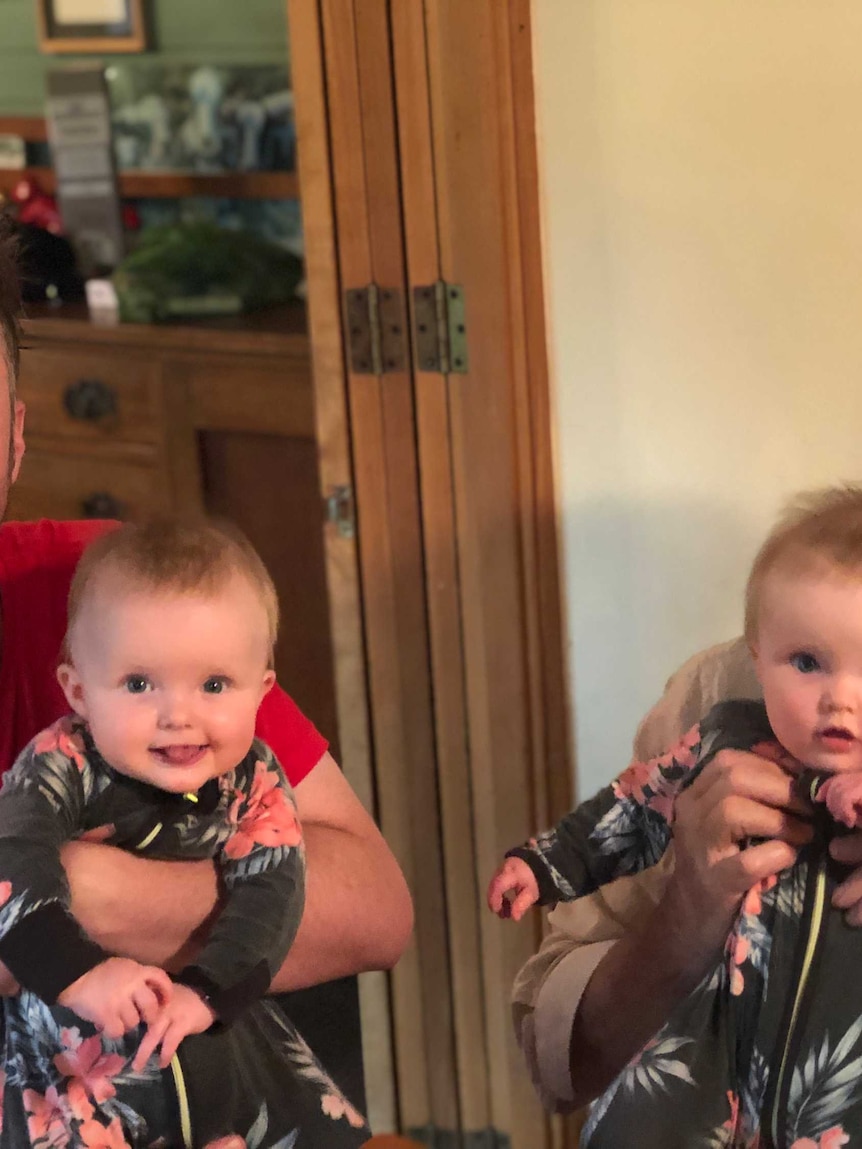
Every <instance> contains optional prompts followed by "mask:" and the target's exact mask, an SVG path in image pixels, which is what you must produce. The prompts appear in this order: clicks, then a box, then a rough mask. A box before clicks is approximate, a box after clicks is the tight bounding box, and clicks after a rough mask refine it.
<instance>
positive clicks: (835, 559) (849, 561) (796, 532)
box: [745, 483, 862, 643]
mask: <svg viewBox="0 0 862 1149" xmlns="http://www.w3.org/2000/svg"><path fill="white" fill-rule="evenodd" d="M779 569H780V570H781V571H782V572H784V573H787V574H799V575H805V574H816V573H818V572H828V571H830V570H831V571H832V572H836V573H841V574H845V575H855V576H859V577H862V484H859V483H845V484H842V485H841V486H838V487H828V488H825V489H823V490H818V491H808V492H805V493H803V494H800V495H797V496H796V497H795V498H794V499H792V500H791V502H790V503H789V504H788V505H787V507H786V508H785V510H784V512H783V514H782V515H781V516H780V518H779V519H778V522H777V523H776V524H775V526H774V527H773V528H772V530H771V531H770V533H769V535H768V536H767V539H766V542H765V543H764V544H763V546H762V547H761V548H760V550H759V551H758V552H757V557H756V558H755V560H754V564H753V565H752V568H751V573H750V574H749V576H748V584H747V586H746V589H745V637H746V639H747V640H748V642H749V643H752V642H753V641H754V639H755V636H756V634H757V622H758V611H759V607H760V598H761V593H762V590H763V584H764V582H765V580H766V578H767V576H768V575H770V574H771V573H772V572H773V571H775V570H779Z"/></svg>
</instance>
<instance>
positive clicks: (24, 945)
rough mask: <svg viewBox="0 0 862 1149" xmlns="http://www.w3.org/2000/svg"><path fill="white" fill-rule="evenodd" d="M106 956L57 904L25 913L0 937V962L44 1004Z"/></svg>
mask: <svg viewBox="0 0 862 1149" xmlns="http://www.w3.org/2000/svg"><path fill="white" fill-rule="evenodd" d="M109 956H110V955H109V954H108V953H107V952H106V951H105V950H103V949H102V947H101V946H100V945H97V944H96V943H95V942H94V941H91V940H90V938H88V937H87V935H86V934H85V933H84V932H83V931H82V930H81V927H80V926H79V925H78V923H77V922H76V921H75V919H74V918H73V917H72V915H71V914H70V913H69V912H68V910H67V909H66V908H65V907H64V906H63V905H62V904H61V903H60V902H49V903H48V904H47V905H45V906H41V907H40V908H39V909H38V910H33V911H32V912H31V913H29V914H25V915H24V917H23V918H19V919H18V921H17V922H15V924H14V925H13V926H12V927H11V929H9V930H8V931H7V932H6V933H5V934H4V935H3V937H2V938H0V961H2V962H4V964H5V965H6V966H7V967H8V969H9V972H10V973H11V974H12V976H13V977H14V978H15V980H16V981H18V982H20V984H21V985H23V986H24V987H25V989H29V990H32V991H33V993H36V994H38V995H39V997H41V998H42V1000H43V1001H44V1002H45V1003H46V1004H47V1005H54V1004H55V1003H56V1001H57V998H58V997H59V996H60V994H61V993H62V992H63V990H64V989H66V988H67V987H68V986H70V985H72V983H73V982H76V981H77V980H78V978H79V977H83V975H84V974H85V973H89V971H90V970H91V969H94V968H95V967H96V966H97V965H101V963H102V962H103V961H105V960H106V959H107V958H108V957H109Z"/></svg>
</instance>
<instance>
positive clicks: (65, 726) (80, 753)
mask: <svg viewBox="0 0 862 1149" xmlns="http://www.w3.org/2000/svg"><path fill="white" fill-rule="evenodd" d="M33 750H34V751H35V752H36V753H37V754H50V753H51V752H52V751H54V750H58V751H59V752H60V753H61V754H65V756H66V757H67V758H68V759H70V760H71V761H72V762H74V763H75V765H76V766H77V767H78V769H79V770H83V769H84V766H85V765H86V759H85V757H84V739H83V738H82V737H81V735H80V734H79V732H78V731H77V730H75V729H74V728H73V726H72V719H71V718H70V717H69V715H66V717H65V718H61V719H59V721H57V722H55V723H54V725H53V726H49V727H48V729H47V730H43V731H42V733H41V734H37V735H36V737H35V738H34V740H33Z"/></svg>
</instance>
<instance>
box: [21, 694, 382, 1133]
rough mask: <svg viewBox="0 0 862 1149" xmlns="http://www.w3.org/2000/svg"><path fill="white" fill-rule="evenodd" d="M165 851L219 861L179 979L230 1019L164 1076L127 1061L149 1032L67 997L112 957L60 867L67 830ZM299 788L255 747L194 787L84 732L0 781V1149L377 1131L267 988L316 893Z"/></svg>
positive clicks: (77, 728)
mask: <svg viewBox="0 0 862 1149" xmlns="http://www.w3.org/2000/svg"><path fill="white" fill-rule="evenodd" d="M75 838H78V839H84V840H89V841H98V842H104V843H107V844H110V845H114V846H119V847H121V848H123V849H127V850H130V851H134V852H136V853H140V854H143V855H146V856H148V857H153V858H163V859H201V858H213V859H215V860H216V863H217V866H218V869H219V875H220V880H221V883H222V887H223V890H224V898H223V902H222V906H221V910H220V913H219V915H218V918H217V919H216V921H215V923H214V925H213V927H212V929H211V931H210V934H209V937H208V939H207V941H206V943H205V944H204V946H203V948H202V950H201V952H200V953H199V955H198V957H197V959H196V960H195V963H194V964H193V965H191V966H188V967H186V969H184V970H182V971H181V972H180V973H179V974H178V975H177V977H176V980H177V981H181V982H184V983H185V984H187V985H191V986H193V987H194V988H196V989H199V990H200V991H201V992H203V993H204V994H205V995H206V996H207V998H208V1000H209V1001H210V1003H211V1004H212V1006H213V1008H214V1010H215V1011H216V1013H217V1015H218V1019H219V1020H218V1022H217V1023H216V1024H215V1025H213V1026H212V1027H211V1028H210V1029H209V1030H208V1031H207V1032H206V1033H202V1034H196V1035H193V1036H190V1037H187V1038H186V1039H185V1040H184V1041H183V1042H182V1044H181V1046H180V1049H179V1051H178V1053H177V1055H176V1056H175V1057H174V1059H173V1060H172V1062H171V1065H170V1067H169V1068H168V1069H166V1070H161V1069H159V1067H158V1064H157V1060H156V1057H155V1056H154V1057H153V1058H151V1059H150V1062H149V1063H148V1065H147V1066H146V1067H145V1069H144V1070H143V1071H142V1072H141V1073H135V1072H134V1071H133V1070H132V1068H131V1060H132V1058H133V1057H134V1054H135V1051H136V1049H137V1046H138V1044H139V1043H140V1039H141V1037H142V1035H143V1027H139V1028H138V1029H135V1030H133V1031H131V1032H130V1033H127V1034H125V1035H124V1036H123V1037H122V1038H120V1039H118V1040H109V1039H107V1038H105V1037H103V1036H102V1035H101V1034H100V1033H98V1032H97V1031H96V1029H95V1027H94V1026H92V1025H91V1024H90V1023H89V1022H87V1021H84V1020H83V1019H81V1018H79V1017H77V1016H76V1015H75V1014H73V1013H72V1012H71V1011H69V1010H67V1009H64V1008H62V1007H61V1006H58V1005H57V1004H56V999H57V996H58V995H59V994H60V993H61V992H62V991H63V989H64V988H65V987H66V986H68V985H70V984H71V983H72V982H73V981H74V980H76V979H77V978H78V977H80V976H81V975H82V974H84V973H85V972H86V971H87V970H89V969H91V968H93V966H95V965H96V964H98V963H99V962H101V961H102V960H104V959H105V958H106V957H107V956H109V955H108V954H106V953H105V952H104V951H103V950H102V949H101V948H100V947H99V946H98V945H96V943H95V942H93V941H92V940H91V939H89V938H88V937H86V936H85V935H84V934H83V932H82V931H81V929H80V927H79V926H78V925H77V923H76V922H75V920H74V918H73V917H72V916H71V913H70V910H69V904H70V894H69V887H68V884H67V882H66V877H65V873H64V871H63V867H62V865H61V863H60V848H61V846H62V845H63V844H64V843H65V842H67V841H70V840H72V839H75ZM304 885H305V868H304V854H303V847H302V834H301V830H300V826H299V823H298V821H297V818H296V813H295V806H294V803H293V796H292V792H291V790H290V786H289V784H288V782H287V780H286V778H285V776H284V774H283V773H282V771H281V767H280V766H279V765H278V762H277V761H276V760H275V757H274V755H273V754H272V751H271V750H270V749H269V748H268V747H267V746H265V745H264V744H263V743H262V742H259V741H257V740H256V741H255V742H254V744H253V745H252V747H251V750H250V751H249V753H248V755H247V756H246V757H245V758H244V759H243V761H242V762H240V763H239V764H238V765H237V766H236V768H235V769H234V770H232V771H230V772H229V773H228V774H225V775H222V776H221V777H219V778H216V779H212V780H211V781H209V782H207V783H206V785H204V786H203V787H202V788H201V789H200V790H199V791H198V792H197V793H196V794H186V795H183V794H170V793H166V792H165V791H162V790H158V789H156V788H154V787H152V786H149V785H147V784H146V783H143V782H140V781H138V780H136V779H132V778H128V777H126V776H124V775H121V774H119V773H117V772H116V771H114V770H113V769H112V768H111V767H110V766H109V765H108V764H107V763H106V762H105V761H104V759H102V758H101V756H100V755H99V753H98V751H97V750H96V748H95V746H94V745H93V743H92V740H91V738H90V736H89V732H88V730H87V728H86V726H85V725H84V724H83V723H82V722H81V721H80V720H78V719H77V718H73V717H68V718H64V719H61V720H60V721H59V722H58V723H56V724H55V725H54V726H52V727H51V728H50V729H48V730H46V731H43V732H42V734H40V735H38V736H37V737H36V738H35V739H34V740H33V741H32V742H31V743H30V745H29V746H28V747H27V748H26V749H25V750H24V751H23V753H22V754H21V756H20V757H19V759H18V760H17V762H16V763H15V765H14V767H13V768H12V770H10V771H9V772H8V773H7V774H6V776H5V777H4V779H3V788H2V791H0V960H2V961H4V962H5V963H6V965H7V966H8V967H9V969H10V970H11V971H12V973H13V974H14V975H15V977H16V978H17V979H18V981H19V982H20V983H21V986H22V987H23V988H22V990H21V992H20V993H19V995H18V996H17V997H14V998H9V999H6V1001H5V1003H4V1016H3V1022H4V1025H3V1041H4V1056H3V1074H4V1080H3V1083H2V1101H3V1108H2V1127H0V1149H25V1147H27V1146H32V1147H34V1149H78V1147H85V1146H86V1147H90V1149H117V1147H122V1146H131V1147H133V1149H145V1147H153V1149H156V1147H158V1149H199V1147H200V1146H202V1145H205V1144H206V1143H207V1142H208V1141H210V1140H212V1139H213V1138H215V1137H218V1136H224V1135H226V1134H229V1133H238V1134H240V1135H242V1136H244V1137H245V1138H246V1141H247V1144H248V1146H249V1147H250V1149H292V1147H296V1149H301V1147H303V1146H307V1147H309V1149H310V1147H312V1146H321V1145H326V1146H332V1147H333V1149H340V1147H341V1146H344V1147H345V1149H353V1147H354V1146H359V1145H361V1144H363V1143H364V1141H365V1140H366V1139H367V1136H368V1130H367V1128H366V1126H365V1123H364V1121H363V1119H362V1117H361V1116H360V1115H359V1114H358V1113H357V1112H356V1111H355V1110H354V1109H353V1108H352V1107H351V1106H350V1104H349V1103H348V1102H347V1101H346V1099H345V1098H344V1097H343V1096H342V1095H341V1094H340V1093H339V1091H338V1089H337V1088H336V1086H335V1085H334V1084H333V1082H332V1081H331V1080H330V1078H329V1077H328V1076H327V1074H326V1073H325V1071H324V1070H323V1069H322V1068H321V1066H320V1065H319V1064H318V1063H317V1061H316V1060H315V1059H314V1057H313V1055H312V1054H311V1052H310V1051H309V1049H308V1047H307V1046H306V1045H305V1043H304V1042H303V1041H302V1038H301V1037H300V1036H299V1034H298V1033H297V1032H296V1031H295V1030H294V1029H293V1027H292V1026H291V1025H290V1023H289V1021H287V1020H286V1019H285V1018H284V1016H283V1015H281V1014H280V1012H279V1010H278V1009H277V1008H276V1007H275V1006H274V1005H272V1004H271V1003H269V1002H268V1001H266V1000H265V999H264V998H263V995H264V994H265V993H266V991H267V990H268V988H269V984H270V981H271V978H272V975H273V974H274V973H275V971H276V970H277V969H278V968H279V966H280V965H281V963H282V961H283V959H284V956H285V954H286V953H287V950H288V949H289V947H290V944H291V942H292V941H293V938H294V936H295V934H296V931H297V928H298V926H299V921H300V918H301V915H302V908H303V901H304Z"/></svg>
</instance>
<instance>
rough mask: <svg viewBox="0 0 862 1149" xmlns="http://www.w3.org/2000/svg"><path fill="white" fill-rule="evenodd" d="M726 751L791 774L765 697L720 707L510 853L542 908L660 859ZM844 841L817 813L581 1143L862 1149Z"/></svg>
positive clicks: (603, 1102)
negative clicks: (838, 889)
mask: <svg viewBox="0 0 862 1149" xmlns="http://www.w3.org/2000/svg"><path fill="white" fill-rule="evenodd" d="M723 748H735V749H753V748H757V750H758V752H759V753H766V754H768V755H769V756H770V757H772V758H773V759H774V760H775V761H777V762H779V763H782V764H784V765H785V766H786V767H788V768H792V767H791V764H790V763H788V762H787V756H786V754H785V752H784V750H783V748H782V747H781V746H779V745H778V743H777V742H776V741H775V739H774V735H773V733H772V731H771V729H770V727H769V723H768V720H767V717H766V712H765V709H764V707H763V705H762V703H758V702H748V701H746V702H730V703H722V704H720V705H719V706H717V707H715V708H714V709H713V710H712V711H711V712H710V714H709V715H708V716H707V717H706V718H705V719H704V720H703V721H702V722H701V723H699V724H698V725H697V726H695V727H694V728H693V729H692V730H691V731H689V732H688V734H686V736H685V737H684V738H683V739H682V741H681V742H680V743H679V744H678V745H677V746H676V747H674V748H673V749H672V750H671V751H670V752H669V753H668V754H665V755H662V756H661V757H660V758H656V759H654V760H652V761H651V762H646V763H640V762H635V763H633V764H632V765H631V766H630V767H629V768H628V769H627V770H626V771H625V772H624V773H623V774H622V775H620V777H619V778H618V779H616V781H614V782H613V783H612V784H611V785H610V786H608V787H606V788H605V789H604V790H602V791H600V793H599V794H598V795H597V796H596V797H595V798H593V799H591V800H590V801H588V802H585V803H583V804H582V805H581V806H580V807H578V808H577V809H576V810H575V811H573V812H572V813H571V814H569V815H567V816H566V817H565V818H564V819H563V820H562V822H561V823H560V824H559V825H558V826H556V827H555V828H554V829H553V830H550V831H548V832H546V833H544V834H541V835H539V836H538V837H537V838H535V839H533V840H532V841H531V842H529V843H527V844H526V845H525V846H523V847H519V848H518V849H517V850H516V851H513V852H514V853H516V854H517V855H518V856H520V857H524V858H525V859H526V860H528V861H529V863H530V865H531V866H532V868H533V870H534V872H535V873H536V874H537V878H538V879H539V886H540V890H541V891H542V893H543V900H544V901H546V902H550V901H560V900H568V899H571V898H574V897H579V896H582V895H584V894H587V893H590V892H591V891H593V890H594V889H596V888H597V887H598V886H600V885H602V884H604V883H605V882H609V881H612V880H613V879H614V878H616V877H619V876H622V875H624V874H632V873H637V872H639V871H641V870H644V869H646V868H648V867H649V866H652V865H654V864H655V863H656V861H657V860H658V859H659V858H660V857H661V856H662V854H663V852H664V851H665V850H666V849H667V846H668V844H669V842H670V840H671V836H672V827H673V817H674V804H675V800H676V798H677V796H678V795H679V794H680V793H681V791H682V790H683V789H684V788H685V787H686V786H689V785H691V783H692V782H693V781H694V779H695V778H696V777H697V776H698V774H699V773H700V771H701V770H703V769H704V767H705V766H706V765H707V764H708V763H709V762H710V761H711V760H712V758H713V757H714V755H715V754H716V753H718V751H719V750H721V749H723ZM834 832H835V827H834V825H833V824H832V823H831V821H830V819H829V816H828V814H827V813H826V811H825V810H823V809H822V808H820V809H818V810H816V811H815V837H814V841H813V842H812V843H811V844H810V845H809V846H807V847H805V848H804V849H803V850H802V851H801V852H800V854H799V856H798V859H797V861H796V863H795V864H794V866H792V867H791V868H790V869H788V870H785V871H783V872H782V873H780V874H778V875H776V876H774V877H773V878H772V879H770V880H769V881H766V882H764V883H762V884H761V885H759V886H758V887H756V888H754V889H752V890H750V891H749V893H748V895H747V896H746V897H745V899H744V900H743V903H742V905H741V907H740V912H739V914H738V917H737V920H736V922H735V924H734V928H733V930H732V932H731V934H730V936H729V937H728V940H727V945H726V947H725V952H724V954H723V956H722V958H721V960H720V961H719V962H718V963H717V965H716V967H715V969H714V970H712V971H711V973H710V974H709V975H708V976H707V977H706V978H704V979H703V981H702V982H701V984H700V985H699V986H698V987H697V988H696V989H695V990H694V991H693V992H692V993H691V994H690V995H689V996H688V997H687V998H686V999H685V1000H684V1001H683V1002H681V1003H680V1004H679V1005H678V1006H677V1007H676V1009H675V1010H674V1011H673V1012H672V1014H671V1016H670V1017H669V1019H668V1020H667V1022H666V1024H665V1025H664V1026H663V1027H662V1029H661V1030H660V1031H659V1032H658V1033H657V1034H656V1035H655V1036H654V1037H653V1038H652V1039H651V1040H650V1041H649V1042H648V1043H647V1044H646V1046H645V1047H644V1048H643V1049H642V1050H641V1051H640V1052H639V1053H638V1054H637V1056H636V1057H635V1058H633V1059H632V1061H631V1062H630V1064H629V1065H627V1066H626V1067H625V1069H624V1070H623V1071H622V1073H621V1074H620V1075H619V1076H618V1077H617V1079H616V1080H615V1081H614V1082H612V1083H611V1085H610V1087H609V1088H608V1089H607V1090H606V1091H605V1093H604V1094H603V1095H602V1096H601V1097H599V1098H598V1099H597V1100H596V1101H595V1102H594V1103H593V1105H592V1107H591V1110H590V1113H589V1117H588V1119H587V1122H586V1124H585V1126H584V1130H583V1133H582V1139H581V1145H582V1147H583V1149H629V1147H632V1149H635V1147H636V1149H719V1147H721V1149H842V1147H843V1146H853V1145H859V1146H862V977H859V976H857V971H859V970H862V930H856V929H852V928H850V927H849V926H847V925H846V923H845V921H844V918H843V915H842V913H841V912H840V911H838V910H835V909H833V908H832V907H831V901H830V892H831V889H832V888H834V885H835V883H836V882H837V881H839V880H840V878H841V872H840V871H839V870H838V869H837V867H836V866H835V864H834V863H833V862H831V860H830V859H829V855H828V843H829V840H830V838H831V836H832V835H833V833H834ZM821 879H822V881H823V883H824V886H823V888H824V889H825V895H824V896H823V897H822V899H821V902H822V913H820V911H818V913H817V914H815V913H814V911H813V909H812V906H813V902H812V891H813V890H814V888H815V884H816V882H818V881H820V880H821ZM815 923H819V924H817V927H816V929H815ZM812 939H813V940H812ZM806 954H807V955H808V956H807V958H806V956H805V955H806ZM812 955H813V957H812ZM809 958H810V959H811V960H810V962H809V961H808V959H809ZM806 963H807V964H806ZM808 966H810V968H808ZM803 968H805V969H806V976H805V978H802V977H801V970H802V969H803ZM803 987H804V990H803Z"/></svg>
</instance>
